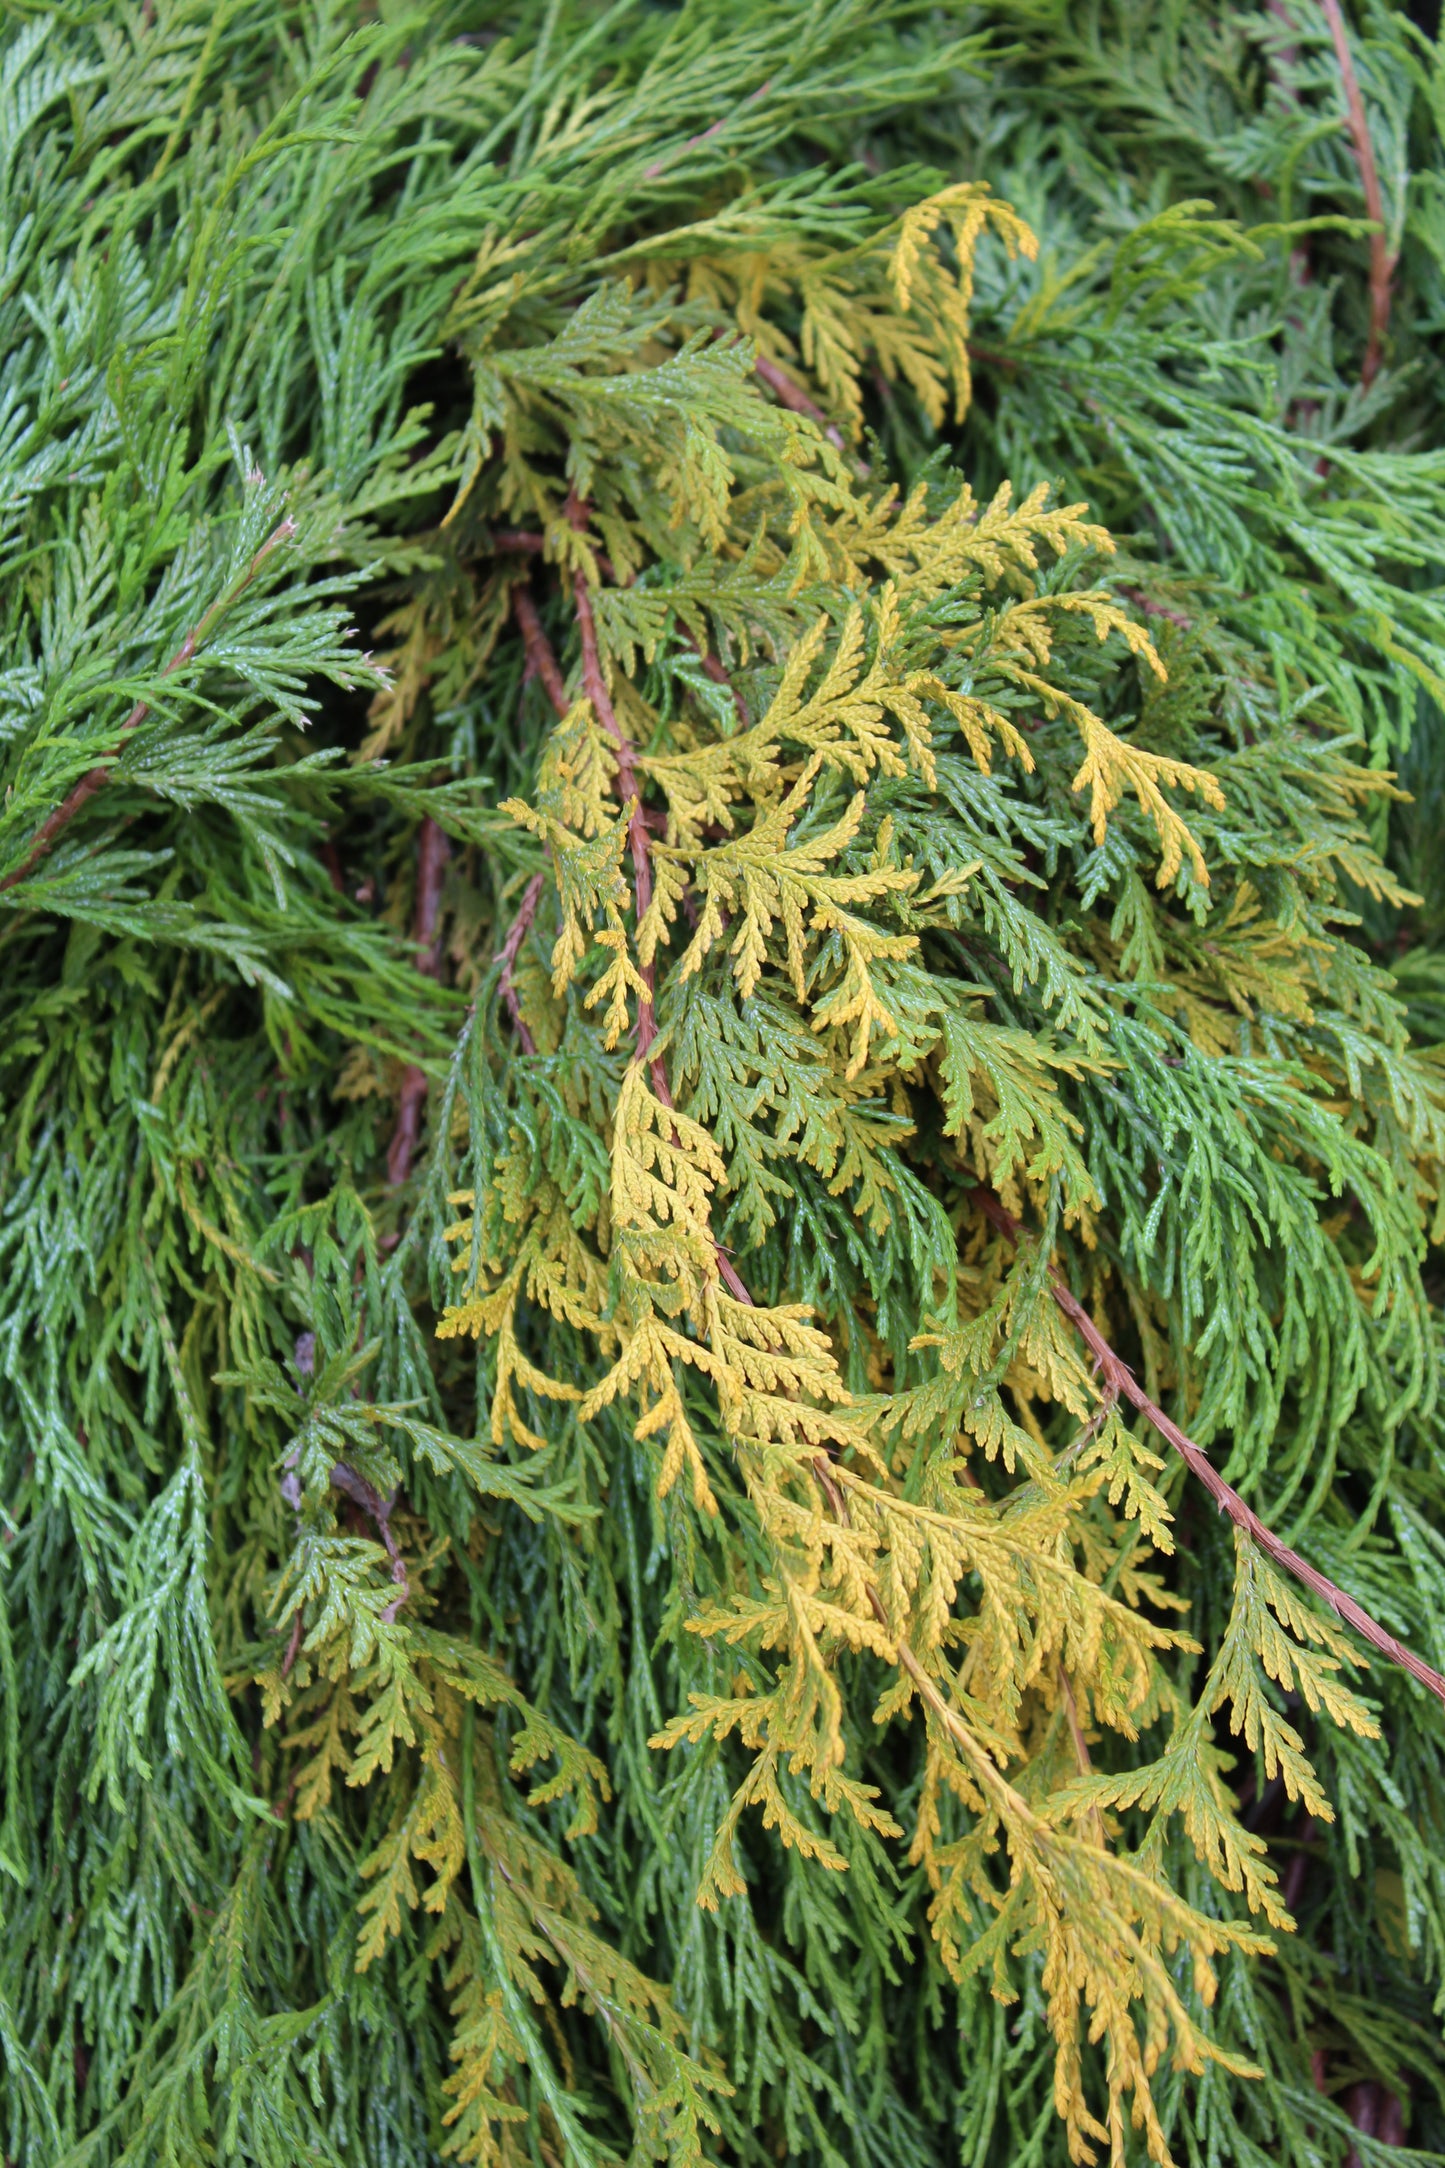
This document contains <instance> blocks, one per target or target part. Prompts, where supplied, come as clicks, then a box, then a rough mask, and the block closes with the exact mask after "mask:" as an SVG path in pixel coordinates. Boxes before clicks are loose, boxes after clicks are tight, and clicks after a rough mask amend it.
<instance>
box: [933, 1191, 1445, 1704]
mask: <svg viewBox="0 0 1445 2168" xmlns="http://www.w3.org/2000/svg"><path fill="white" fill-rule="evenodd" d="M974 1195H975V1197H976V1198H977V1199H978V1203H979V1207H980V1209H981V1210H982V1212H983V1214H984V1216H985V1218H986V1219H988V1220H990V1221H992V1223H993V1225H994V1226H995V1227H997V1228H998V1230H999V1232H1000V1233H1001V1234H1002V1235H1004V1236H1006V1237H1007V1239H1008V1240H1009V1241H1010V1242H1012V1243H1014V1244H1017V1243H1018V1241H1019V1238H1020V1235H1021V1233H1022V1230H1021V1228H1020V1226H1019V1223H1018V1221H1017V1220H1016V1219H1015V1218H1014V1216H1013V1214H1012V1213H1011V1212H1009V1211H1006V1210H1005V1208H1004V1206H1003V1205H1002V1204H1001V1203H1000V1202H999V1200H998V1198H997V1197H995V1196H994V1194H993V1192H992V1190H989V1189H985V1188H983V1187H982V1186H981V1185H980V1187H979V1188H977V1189H976V1190H975V1191H974ZM1049 1291H1050V1293H1051V1294H1052V1296H1053V1298H1054V1301H1055V1302H1056V1303H1057V1304H1058V1307H1059V1309H1060V1310H1061V1311H1062V1312H1063V1314H1064V1316H1065V1317H1066V1318H1067V1319H1068V1320H1069V1322H1070V1324H1071V1325H1072V1326H1073V1327H1074V1330H1075V1331H1076V1332H1077V1333H1078V1335H1079V1337H1080V1339H1081V1340H1082V1341H1083V1342H1084V1344H1085V1346H1086V1347H1087V1348H1088V1350H1089V1352H1090V1354H1091V1355H1092V1356H1093V1358H1094V1362H1095V1365H1096V1367H1097V1369H1098V1371H1099V1375H1100V1377H1101V1378H1102V1379H1103V1381H1104V1385H1105V1387H1106V1389H1107V1388H1112V1389H1113V1390H1114V1391H1115V1392H1116V1393H1121V1394H1122V1395H1123V1397H1124V1399H1126V1400H1127V1401H1129V1402H1130V1404H1131V1405H1132V1406H1133V1407H1136V1408H1137V1409H1138V1410H1139V1413H1140V1414H1141V1415H1144V1416H1147V1418H1148V1420H1149V1421H1150V1422H1151V1423H1152V1424H1153V1426H1154V1428H1155V1429H1156V1430H1157V1431H1158V1433H1159V1435H1160V1437H1161V1438H1163V1439H1164V1440H1165V1441H1166V1442H1167V1443H1168V1444H1170V1445H1172V1446H1173V1448H1174V1450H1175V1452H1176V1453H1177V1454H1178V1455H1179V1457H1180V1459H1181V1460H1182V1461H1183V1462H1184V1464H1185V1466H1186V1467H1187V1468H1188V1469H1189V1471H1190V1473H1191V1474H1193V1475H1196V1476H1197V1477H1198V1478H1199V1481H1200V1482H1201V1483H1202V1484H1203V1485H1204V1487H1205V1489H1206V1490H1207V1491H1208V1492H1209V1494H1210V1496H1211V1497H1212V1498H1213V1500H1214V1502H1215V1504H1216V1505H1217V1506H1218V1507H1219V1509H1220V1511H1221V1512H1222V1513H1227V1514H1228V1516H1229V1518H1230V1520H1232V1521H1233V1523H1234V1525H1235V1527H1236V1528H1239V1529H1242V1530H1243V1531H1244V1533H1245V1535H1247V1536H1248V1537H1249V1539H1250V1541H1251V1542H1252V1543H1256V1544H1258V1546H1259V1548H1260V1550H1262V1551H1263V1552H1264V1554H1265V1556H1266V1557H1267V1558H1271V1559H1273V1561H1274V1563H1275V1564H1276V1565H1277V1566H1280V1567H1282V1568H1283V1569H1284V1571H1285V1572H1286V1573H1289V1574H1292V1575H1293V1576H1294V1578H1295V1580H1297V1581H1298V1582H1300V1583H1301V1585H1302V1586H1303V1587H1305V1588H1307V1589H1309V1591H1310V1592H1311V1594H1312V1595H1315V1596H1318V1597H1319V1599H1320V1601H1321V1602H1322V1603H1327V1604H1328V1605H1329V1607H1330V1609H1331V1610H1332V1611H1334V1612H1335V1613H1336V1614H1337V1615H1338V1616H1339V1617H1340V1618H1342V1619H1343V1620H1344V1621H1345V1623H1346V1625H1348V1626H1352V1627H1353V1628H1354V1630H1355V1632H1356V1633H1357V1634H1358V1635H1359V1636H1360V1639H1361V1640H1362V1641H1366V1642H1368V1643H1369V1645H1370V1647H1371V1648H1372V1649H1377V1650H1378V1651H1379V1653H1380V1655H1382V1656H1384V1657H1387V1658H1388V1659H1389V1661H1390V1662H1391V1663H1392V1664H1397V1665H1398V1666H1399V1668H1400V1669H1401V1670H1402V1671H1408V1672H1409V1674H1410V1676H1411V1678H1412V1679H1418V1680H1419V1682H1420V1684H1421V1685H1422V1686H1423V1687H1425V1688H1427V1690H1428V1691H1429V1692H1430V1693H1432V1694H1433V1695H1434V1696H1435V1697H1436V1699H1437V1700H1438V1701H1441V1702H1445V1678H1442V1677H1441V1675H1440V1673H1439V1672H1438V1671H1434V1670H1432V1669H1431V1667H1430V1665H1429V1664H1427V1663H1426V1662H1425V1661H1424V1660H1423V1658H1421V1657H1419V1656H1417V1655H1416V1654H1415V1653H1414V1651H1413V1649H1407V1648H1406V1646H1405V1644H1404V1642H1403V1641H1397V1640H1396V1639H1395V1636H1394V1635H1393V1634H1392V1633H1390V1632H1388V1631H1387V1630H1386V1628H1385V1627H1383V1626H1381V1625H1380V1624H1379V1623H1378V1622H1377V1621H1376V1620H1375V1619H1373V1618H1371V1616H1370V1614H1369V1612H1368V1611H1366V1610H1364V1609H1362V1608H1361V1606H1360V1605H1359V1604H1357V1603H1356V1602H1355V1599H1354V1597H1353V1596H1348V1595H1346V1593H1345V1591H1344V1590H1343V1589H1342V1588H1337V1587H1336V1586H1335V1584H1334V1582H1333V1581H1331V1580H1329V1579H1327V1578H1326V1576H1325V1575H1324V1574H1322V1573H1321V1572H1319V1570H1318V1569H1317V1568H1316V1567H1314V1566H1312V1565H1311V1564H1310V1563H1309V1561H1308V1559H1304V1558H1301V1557H1300V1555H1299V1552H1298V1551H1292V1550H1291V1549H1290V1547H1289V1545H1288V1544H1287V1543H1285V1542H1283V1541H1282V1540H1281V1538H1280V1537H1278V1536H1277V1535H1276V1534H1275V1533H1274V1531H1273V1529H1271V1528H1267V1527H1266V1526H1265V1524H1264V1522H1263V1521H1262V1520H1261V1519H1260V1517H1259V1515H1258V1514H1257V1513H1256V1512H1254V1511H1253V1509H1252V1508H1251V1507H1249V1506H1247V1505H1246V1504H1245V1502H1244V1500H1243V1499H1242V1498H1241V1497H1240V1495H1239V1493H1238V1491H1237V1490H1235V1489H1234V1488H1233V1486H1232V1485H1231V1484H1229V1483H1226V1482H1225V1480H1224V1477H1223V1476H1222V1475H1221V1474H1220V1473H1219V1470H1218V1469H1217V1468H1216V1467H1215V1465H1214V1463H1213V1462H1212V1461H1211V1460H1210V1458H1209V1456H1208V1454H1207V1453H1206V1452H1205V1451H1204V1449H1203V1447H1202V1446H1198V1445H1196V1444H1195V1443H1194V1440H1193V1439H1192V1438H1190V1437H1187V1436H1186V1435H1185V1433H1184V1432H1183V1431H1182V1430H1181V1429H1180V1428H1179V1425H1178V1424H1177V1423H1175V1422H1173V1421H1172V1420H1171V1419H1170V1417H1169V1416H1167V1415H1166V1414H1165V1413H1164V1410H1163V1409H1162V1408H1161V1407H1160V1406H1159V1404H1158V1402H1157V1401H1154V1400H1151V1399H1150V1397H1149V1395H1148V1394H1147V1393H1146V1392H1145V1390H1144V1388H1143V1386H1142V1385H1141V1384H1140V1383H1139V1381H1138V1379H1137V1378H1136V1377H1135V1375H1134V1373H1133V1371H1132V1370H1131V1369H1130V1368H1129V1365H1128V1364H1127V1363H1126V1362H1125V1361H1124V1360H1123V1358H1122V1357H1121V1356H1119V1355H1116V1354H1115V1352H1114V1350H1113V1349H1112V1348H1111V1347H1110V1345H1109V1343H1108V1341H1107V1340H1106V1339H1105V1338H1104V1336H1103V1334H1102V1333H1101V1332H1100V1331H1099V1328H1098V1326H1097V1325H1096V1324H1095V1323H1094V1321H1093V1319H1092V1318H1091V1317H1090V1315H1089V1313H1088V1311H1087V1310H1086V1309H1085V1308H1084V1306H1083V1304H1082V1303H1081V1302H1079V1301H1077V1300H1076V1298H1075V1297H1074V1296H1073V1295H1072V1294H1071V1293H1070V1292H1069V1290H1068V1288H1067V1287H1066V1286H1065V1285H1064V1283H1063V1281H1062V1280H1061V1279H1060V1277H1059V1275H1058V1273H1057V1272H1055V1271H1053V1270H1052V1269H1051V1270H1050V1273H1049Z"/></svg>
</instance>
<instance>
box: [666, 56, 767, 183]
mask: <svg viewBox="0 0 1445 2168" xmlns="http://www.w3.org/2000/svg"><path fill="white" fill-rule="evenodd" d="M772 87H773V79H772V77H771V76H769V77H768V79H767V81H766V82H765V83H759V85H758V87H757V89H756V90H754V91H750V92H749V93H748V95H747V97H746V98H744V100H743V102H742V104H741V105H739V106H737V107H735V109H734V111H733V112H731V113H724V114H723V116H722V118H721V119H720V120H715V121H714V122H713V124H712V126H711V127H710V128H704V129H702V130H701V131H700V132H699V133H698V134H697V135H692V136H689V137H688V139H687V141H686V142H685V143H680V144H679V145H678V147H677V149H676V150H675V151H674V152H673V153H672V154H671V157H668V156H666V155H664V156H663V157H661V158H654V159H653V161H652V164H651V165H650V166H645V167H644V168H643V172H642V178H643V179H644V180H645V181H655V180H659V179H660V178H661V176H662V175H663V174H664V173H665V172H666V171H667V168H668V166H669V165H670V164H676V162H677V160H678V159H680V158H686V156H687V154H688V152H689V151H695V150H697V149H699V148H700V146H701V145H702V144H704V143H710V142H711V141H712V139H713V137H714V136H719V135H721V134H722V132H723V130H724V128H726V127H727V125H728V122H729V121H731V120H734V119H736V117H737V114H738V113H741V112H744V111H745V110H746V108H747V107H748V106H750V105H756V104H757V102H758V100H759V98H766V96H767V95H768V92H769V91H770V90H771V89H772Z"/></svg>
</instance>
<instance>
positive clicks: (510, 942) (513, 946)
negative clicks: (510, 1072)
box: [492, 873, 547, 1054]
mask: <svg viewBox="0 0 1445 2168" xmlns="http://www.w3.org/2000/svg"><path fill="white" fill-rule="evenodd" d="M546 878H547V877H546V875H545V874H543V873H534V874H533V875H532V878H531V880H530V881H528V883H527V885H526V887H525V888H524V889H523V891H522V901H521V904H520V906H519V908H518V911H517V915H516V917H515V918H514V919H513V920H512V923H511V926H510V928H509V929H508V932H507V938H506V940H505V941H504V942H503V943H502V945H501V947H500V948H499V949H498V950H497V953H496V955H495V956H494V957H493V959H492V961H493V962H494V963H499V964H500V965H501V967H502V977H501V995H502V999H503V1001H504V1002H505V1003H506V1006H507V1014H508V1015H509V1016H510V1017H511V1019H512V1029H513V1030H514V1031H515V1032H516V1034H517V1037H518V1038H519V1039H520V1040H521V1042H522V1052H523V1053H524V1054H535V1053H536V1051H537V1042H536V1040H535V1039H534V1038H533V1037H532V1034H531V1032H530V1031H529V1030H528V1029H527V1021H526V1018H525V1017H524V1016H523V1014H522V1010H521V1004H520V1003H519V1002H518V1000H517V989H516V987H515V986H514V985H513V984H512V966H513V964H514V963H515V962H516V961H517V951H518V950H519V949H520V948H521V946H522V943H523V941H524V940H525V939H526V936H527V928H528V927H529V926H530V925H531V923H532V921H533V919H534V918H535V917H536V915H537V905H538V904H539V903H540V901H541V899H542V887H543V883H544V882H545V880H546Z"/></svg>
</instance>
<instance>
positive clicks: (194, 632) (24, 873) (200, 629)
mask: <svg viewBox="0 0 1445 2168" xmlns="http://www.w3.org/2000/svg"><path fill="white" fill-rule="evenodd" d="M295 532H296V522H295V520H294V519H283V520H282V522H281V524H280V526H279V527H277V528H276V529H275V531H274V533H272V534H270V535H268V536H267V538H266V540H265V541H264V542H263V543H262V544H261V547H260V548H259V549H258V550H257V552H256V554H255V556H254V557H253V558H252V559H251V562H250V563H249V565H247V567H246V569H245V571H244V572H243V573H242V574H241V577H240V578H239V579H238V580H237V581H235V582H234V584H233V585H232V586H230V587H228V588H227V589H226V592H225V594H224V595H222V596H221V598H220V600H219V601H217V602H213V603H212V604H211V607H210V608H209V610H207V611H206V613H205V615H204V617H202V618H201V619H200V621H199V622H198V623H197V624H196V625H194V626H192V628H191V630H190V631H189V632H188V633H187V634H186V637H185V638H184V640H182V642H181V644H180V646H179V647H178V648H177V649H176V651H175V653H174V655H172V657H171V659H170V661H169V662H168V663H167V664H166V666H165V669H164V670H163V671H162V673H161V675H162V676H163V677H170V676H172V675H173V673H174V672H175V671H177V670H183V669H184V668H185V666H186V664H187V663H188V662H189V661H190V660H191V658H192V656H193V655H194V654H195V652H196V650H197V648H198V647H199V646H200V645H201V642H202V641H203V640H204V639H205V637H206V635H207V633H208V632H210V631H211V629H212V627H213V626H214V625H215V623H216V621H217V619H218V618H220V617H221V616H222V615H223V613H224V612H225V611H226V610H228V609H229V608H230V606H231V604H232V603H233V602H235V601H237V600H238V599H239V598H240V596H241V595H243V594H244V593H245V591H246V589H247V588H248V587H249V586H250V584H251V582H252V581H253V580H254V579H255V577H256V575H257V573H258V572H259V571H260V570H261V567H262V566H263V565H264V564H265V562H266V560H267V558H268V557H270V556H272V555H274V553H275V552H276V551H277V550H278V549H280V547H281V545H282V543H283V542H289V541H290V539H291V537H292V535H293V534H295ZM150 712H151V710H150V703H149V701H146V700H137V702H136V704H135V706H134V707H133V708H132V709H131V711H130V713H129V715H127V717H126V719H125V721H124V722H123V723H122V724H121V726H120V729H119V730H118V731H117V732H116V741H115V744H114V745H113V746H112V747H111V749H110V751H109V752H108V753H107V754H106V756H105V758H104V760H99V761H97V762H96V764H95V766H94V767H93V768H88V769H87V770H86V772H85V774H84V775H83V776H82V777H81V778H80V781H79V782H78V783H77V784H76V785H75V786H74V788H73V789H72V790H71V791H70V792H69V793H68V794H67V796H66V797H64V798H63V799H62V800H61V802H60V804H59V805H58V806H57V807H56V808H55V811H54V812H53V813H50V814H47V815H46V818H45V819H44V820H43V821H42V822H41V824H40V826H39V827H38V828H37V829H36V831H35V834H34V836H33V837H32V838H31V842H30V848H29V850H28V851H27V852H26V854H25V856H24V858H23V859H22V860H21V861H20V864H19V865H18V866H17V867H16V868H15V870H14V872H13V873H7V874H6V875H5V877H4V878H3V880H0V894H3V892H4V891H5V890H6V889H7V888H18V887H19V885H20V883H21V882H22V881H25V880H28V879H29V878H30V875H31V874H32V873H33V872H34V871H35V868H36V867H37V866H38V865H39V864H40V861H41V860H42V859H43V858H48V857H49V855H50V853H51V851H52V850H53V849H54V848H55V845H56V844H57V843H58V842H59V840H60V837H61V836H62V834H63V833H64V831H65V830H66V829H67V828H68V827H69V826H70V824H71V822H72V821H73V820H74V819H75V816H76V814H77V813H79V812H81V811H82V810H83V808H84V807H85V806H87V805H88V804H89V803H90V801H91V799H92V798H93V797H95V795H96V793H97V792H98V791H100V790H103V789H104V788H105V785H106V784H107V783H108V782H109V781H110V776H111V769H112V766H113V764H114V762H115V760H116V758H117V756H118V754H119V753H120V751H121V748H122V747H123V746H124V744H125V741H126V739H127V738H129V737H132V736H133V735H134V733H135V732H136V731H137V730H139V729H140V726H141V724H142V723H143V722H144V721H145V719H146V717H147V716H148V715H149V714H150Z"/></svg>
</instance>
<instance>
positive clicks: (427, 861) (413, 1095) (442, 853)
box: [386, 813, 448, 1189]
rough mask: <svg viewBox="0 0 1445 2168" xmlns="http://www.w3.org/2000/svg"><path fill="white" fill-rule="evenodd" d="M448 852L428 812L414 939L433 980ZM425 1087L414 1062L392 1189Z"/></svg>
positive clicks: (390, 1160) (405, 1163)
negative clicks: (443, 878)
mask: <svg viewBox="0 0 1445 2168" xmlns="http://www.w3.org/2000/svg"><path fill="white" fill-rule="evenodd" d="M447 853H448V845H447V839H446V836H445V835H444V833H443V832H442V830H441V829H440V828H439V827H438V826H437V824H436V822H435V821H434V820H433V819H432V817H431V815H430V813H428V814H427V816H426V819H425V820H424V821H423V822H422V824H421V835H420V838H419V840H418V843H417V862H416V912H415V915H414V918H413V921H412V939H413V940H414V941H415V942H416V945H417V947H418V948H419V949H420V950H421V955H420V956H419V957H418V959H417V969H418V970H419V971H424V972H425V973H426V975H427V977H428V978H433V979H434V978H435V977H436V975H437V971H438V969H439V966H440V961H441V959H440V957H439V955H438V953H437V939H436V930H437V918H438V915H439V913H440V910H441V899H442V876H443V873H444V871H445V868H446V862H447ZM426 1089H427V1080H426V1071H425V1070H424V1069H418V1068H417V1067H416V1066H415V1064H413V1065H412V1066H411V1067H410V1068H409V1069H408V1070H407V1072H406V1074H405V1076H404V1077H403V1078H402V1080H401V1104H400V1106H399V1107H398V1109H397V1116H396V1129H395V1131H394V1132H393V1135H392V1139H391V1149H390V1150H389V1151H388V1153H387V1155H386V1179H387V1182H388V1183H389V1185H390V1186H391V1188H392V1189H400V1187H401V1185H402V1183H403V1182H404V1181H405V1180H406V1178H407V1176H408V1175H409V1174H410V1172H411V1162H412V1155H413V1154H414V1153H415V1151H416V1143H417V1138H418V1137H419V1136H420V1134H421V1112H422V1108H423V1107H424V1106H425V1105H426Z"/></svg>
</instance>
